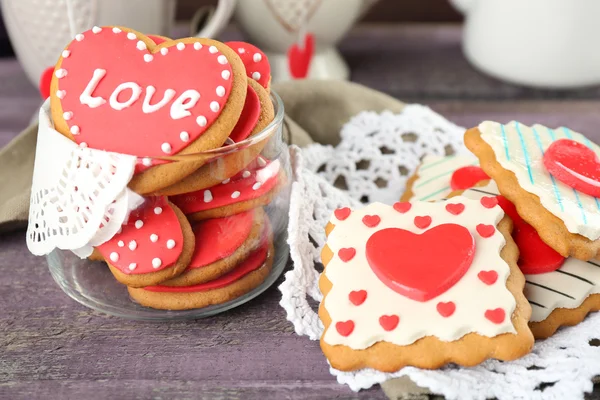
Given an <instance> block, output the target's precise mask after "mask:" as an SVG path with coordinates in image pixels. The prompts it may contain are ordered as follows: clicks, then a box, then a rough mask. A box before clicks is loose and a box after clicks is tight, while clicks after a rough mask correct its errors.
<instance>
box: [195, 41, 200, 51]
mask: <svg viewBox="0 0 600 400" xmlns="http://www.w3.org/2000/svg"><path fill="white" fill-rule="evenodd" d="M201 48H202V43H198V42H196V43H194V50H200V49H201Z"/></svg>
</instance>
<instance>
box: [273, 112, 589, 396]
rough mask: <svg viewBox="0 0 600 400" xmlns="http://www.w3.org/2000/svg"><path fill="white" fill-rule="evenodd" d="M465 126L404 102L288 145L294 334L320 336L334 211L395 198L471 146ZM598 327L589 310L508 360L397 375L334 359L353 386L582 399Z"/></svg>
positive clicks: (289, 306) (288, 301)
mask: <svg viewBox="0 0 600 400" xmlns="http://www.w3.org/2000/svg"><path fill="white" fill-rule="evenodd" d="M464 131H465V129H464V128H461V127H458V126H456V125H454V124H452V123H450V122H448V121H447V120H445V119H444V118H443V117H441V116H440V115H438V114H436V113H434V112H433V111H431V110H430V109H429V108H427V107H423V106H419V105H408V106H406V107H405V109H404V110H403V112H402V113H400V114H397V115H394V114H391V113H388V112H384V113H382V114H375V113H371V112H363V113H361V114H359V115H357V116H356V117H354V118H353V119H352V120H351V121H350V122H348V123H347V124H346V126H345V127H344V128H343V129H342V132H341V139H342V140H341V142H340V144H339V145H338V146H337V147H335V148H333V147H331V146H322V145H311V146H309V147H308V148H306V149H305V150H303V151H301V150H299V149H292V159H293V167H294V171H295V181H294V183H293V185H292V196H291V208H290V221H289V228H288V234H289V237H288V242H289V244H290V248H291V252H290V255H291V258H292V261H293V264H294V266H293V269H292V270H290V271H288V272H287V273H286V275H285V281H284V282H283V283H282V284H281V286H280V287H279V289H280V290H281V293H282V300H281V302H280V304H281V306H282V307H283V308H284V309H285V311H286V313H287V319H288V320H289V321H290V322H292V323H293V324H294V328H295V331H296V333H297V334H298V335H303V336H308V338H310V339H311V340H318V339H319V338H320V335H321V333H322V331H323V326H322V324H321V322H320V321H319V318H318V315H317V313H316V310H317V307H318V302H319V301H320V300H321V298H322V296H321V293H320V292H319V288H318V278H319V273H320V271H322V265H321V264H320V250H321V248H322V246H323V245H324V243H325V233H324V227H325V225H326V224H327V221H329V218H330V216H331V214H332V213H333V211H334V210H335V209H336V208H338V207H340V206H342V205H343V206H350V207H356V206H360V203H361V202H362V203H367V202H373V201H383V202H387V203H393V202H395V201H397V200H398V198H399V197H400V194H401V193H402V191H403V190H404V186H405V184H406V180H407V179H408V177H409V176H410V175H411V174H412V172H413V171H414V170H415V168H416V167H417V166H418V164H419V162H420V159H421V157H422V156H424V155H425V154H437V155H444V154H448V153H452V152H457V153H466V152H467V150H466V149H465V148H464V146H463V144H462V135H463V133H464ZM336 187H337V188H336ZM338 188H341V189H338ZM599 332H600V314H592V315H590V316H588V317H587V318H586V320H585V321H584V322H582V323H580V324H579V325H577V326H574V327H568V328H562V329H561V330H559V331H558V332H557V333H556V334H555V335H554V336H552V337H551V338H549V339H546V340H541V341H537V342H536V344H535V347H534V349H533V351H532V352H531V353H530V354H529V355H527V356H525V357H523V358H521V359H519V360H516V361H512V362H502V361H497V360H488V361H486V362H484V363H483V364H481V365H479V366H477V367H473V368H462V367H457V366H448V367H446V368H443V369H440V370H433V371H431V370H422V369H418V368H404V369H402V370H400V371H398V372H396V373H393V374H388V373H382V372H378V371H375V370H370V369H369V370H367V369H365V370H361V371H356V372H342V371H338V370H335V369H333V368H330V372H331V373H332V374H333V375H334V376H336V378H337V380H338V382H339V383H342V384H347V385H348V386H349V387H350V388H351V389H352V390H355V391H358V390H361V389H366V388H369V387H371V386H372V385H375V384H378V383H381V382H384V381H386V380H388V379H391V378H395V377H400V376H408V377H410V378H411V379H412V380H413V381H414V382H415V383H416V384H417V385H419V386H421V387H424V388H428V389H429V390H431V392H433V393H437V394H441V395H444V396H446V398H448V399H461V400H463V399H486V398H498V399H500V400H503V399H561V400H562V399H578V398H581V399H582V398H583V396H584V393H585V392H590V391H591V390H592V388H593V383H592V379H593V378H594V377H595V376H597V375H600V347H597V346H599V345H600V340H599V339H600V333H599ZM315 346H318V344H317V343H315ZM323 362H326V361H325V358H323Z"/></svg>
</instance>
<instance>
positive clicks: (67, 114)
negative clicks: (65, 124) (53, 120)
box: [63, 111, 73, 121]
mask: <svg viewBox="0 0 600 400" xmlns="http://www.w3.org/2000/svg"><path fill="white" fill-rule="evenodd" d="M63 118H64V119H65V121H68V120H70V119H71V118H73V113H72V112H71V111H65V112H64V113H63Z"/></svg>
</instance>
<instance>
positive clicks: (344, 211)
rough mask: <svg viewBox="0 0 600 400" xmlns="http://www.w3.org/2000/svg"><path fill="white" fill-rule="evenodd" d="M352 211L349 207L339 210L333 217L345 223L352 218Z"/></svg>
mask: <svg viewBox="0 0 600 400" xmlns="http://www.w3.org/2000/svg"><path fill="white" fill-rule="evenodd" d="M350 213H351V210H350V209H349V208H348V207H344V208H338V209H337V210H335V211H334V212H333V215H335V217H336V218H337V219H338V220H340V221H343V220H345V219H346V218H348V217H349V216H350Z"/></svg>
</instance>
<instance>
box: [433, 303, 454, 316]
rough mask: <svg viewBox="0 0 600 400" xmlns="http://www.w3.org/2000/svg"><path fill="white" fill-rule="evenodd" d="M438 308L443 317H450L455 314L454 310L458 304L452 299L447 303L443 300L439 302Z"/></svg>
mask: <svg viewBox="0 0 600 400" xmlns="http://www.w3.org/2000/svg"><path fill="white" fill-rule="evenodd" d="M436 309H437V312H438V313H440V315H441V316H442V317H444V318H448V317H450V316H451V315H452V314H454V311H455V310H456V304H454V303H453V302H452V301H448V302H446V303H444V302H442V301H441V302H439V303H438V304H437V306H436Z"/></svg>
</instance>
